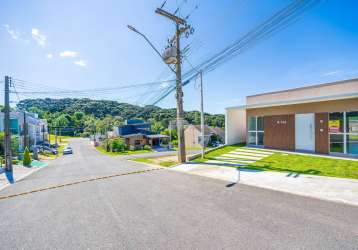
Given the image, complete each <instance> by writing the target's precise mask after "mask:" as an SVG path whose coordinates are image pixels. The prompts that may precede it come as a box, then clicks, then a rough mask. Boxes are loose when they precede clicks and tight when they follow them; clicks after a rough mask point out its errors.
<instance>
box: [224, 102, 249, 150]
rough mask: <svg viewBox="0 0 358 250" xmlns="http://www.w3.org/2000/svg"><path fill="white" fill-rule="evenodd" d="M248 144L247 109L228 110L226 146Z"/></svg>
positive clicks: (226, 115)
mask: <svg viewBox="0 0 358 250" xmlns="http://www.w3.org/2000/svg"><path fill="white" fill-rule="evenodd" d="M243 142H246V108H245V107H237V108H227V109H226V114H225V144H227V145H230V144H235V143H243Z"/></svg>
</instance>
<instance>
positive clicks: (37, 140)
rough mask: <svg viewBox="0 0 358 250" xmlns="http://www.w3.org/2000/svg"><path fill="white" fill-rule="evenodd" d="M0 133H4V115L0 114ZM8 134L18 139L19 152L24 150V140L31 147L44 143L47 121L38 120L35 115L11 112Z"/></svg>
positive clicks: (46, 134) (46, 133)
mask: <svg viewBox="0 0 358 250" xmlns="http://www.w3.org/2000/svg"><path fill="white" fill-rule="evenodd" d="M25 122H26V125H27V137H26V138H25V133H24V131H25V130H24V129H25ZM0 131H1V132H3V131H4V113H0ZM10 132H11V134H12V135H15V136H18V137H19V150H23V149H24V145H25V140H26V141H27V142H28V145H30V147H31V146H33V145H37V144H41V143H43V142H45V141H46V140H47V138H48V126H47V121H46V120H44V119H39V118H38V115H37V114H35V113H28V112H26V113H24V112H17V111H16V112H11V113H10Z"/></svg>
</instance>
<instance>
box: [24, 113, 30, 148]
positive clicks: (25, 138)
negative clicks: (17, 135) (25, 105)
mask: <svg viewBox="0 0 358 250" xmlns="http://www.w3.org/2000/svg"><path fill="white" fill-rule="evenodd" d="M23 129H24V131H23V132H24V149H25V148H26V147H28V146H29V143H28V140H27V139H28V135H27V134H28V127H27V121H26V111H24V125H23Z"/></svg>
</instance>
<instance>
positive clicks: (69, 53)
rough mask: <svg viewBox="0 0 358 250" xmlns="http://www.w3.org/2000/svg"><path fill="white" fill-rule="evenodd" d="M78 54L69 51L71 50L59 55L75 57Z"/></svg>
mask: <svg viewBox="0 0 358 250" xmlns="http://www.w3.org/2000/svg"><path fill="white" fill-rule="evenodd" d="M77 56H78V52H76V51H71V50H65V51H62V52H61V53H60V57H77Z"/></svg>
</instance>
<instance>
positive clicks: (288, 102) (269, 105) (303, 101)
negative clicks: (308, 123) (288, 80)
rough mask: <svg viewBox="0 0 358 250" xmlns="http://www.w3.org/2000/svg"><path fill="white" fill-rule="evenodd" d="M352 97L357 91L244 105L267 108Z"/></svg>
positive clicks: (356, 96)
mask: <svg viewBox="0 0 358 250" xmlns="http://www.w3.org/2000/svg"><path fill="white" fill-rule="evenodd" d="M352 98H358V92H356V93H349V94H343V95H332V96H324V97H316V98H303V99H297V100H290V101H281V102H266V103H258V104H252V105H246V106H245V107H246V109H255V108H267V107H275V106H286V105H295V104H305V103H313V102H324V101H335V100H343V99H352Z"/></svg>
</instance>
